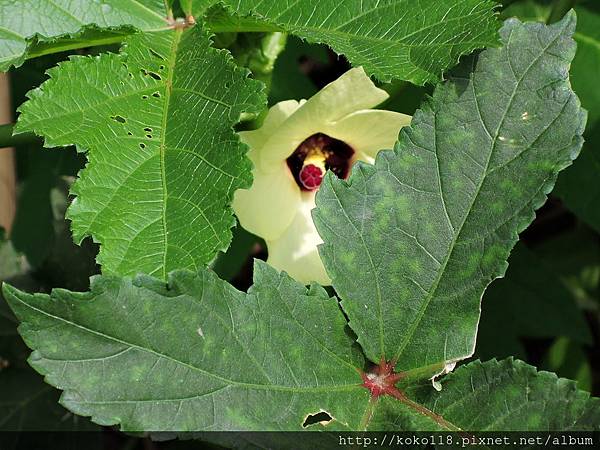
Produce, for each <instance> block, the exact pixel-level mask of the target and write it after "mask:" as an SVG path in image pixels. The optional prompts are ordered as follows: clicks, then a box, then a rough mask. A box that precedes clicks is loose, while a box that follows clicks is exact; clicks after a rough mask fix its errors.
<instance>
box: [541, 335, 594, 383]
mask: <svg viewBox="0 0 600 450" xmlns="http://www.w3.org/2000/svg"><path fill="white" fill-rule="evenodd" d="M542 368H544V369H546V370H549V371H551V372H556V373H557V374H558V375H560V376H561V377H565V378H570V379H572V380H575V381H577V385H578V386H579V387H580V388H581V389H584V390H586V391H591V390H592V385H593V375H592V368H591V366H590V362H589V360H588V357H587V355H586V352H585V350H584V349H583V348H582V345H581V344H579V343H577V342H574V341H572V340H570V339H568V338H565V337H560V338H557V339H555V341H554V343H553V344H552V347H550V349H549V350H548V353H547V355H546V358H545V360H544V362H543V363H542Z"/></svg>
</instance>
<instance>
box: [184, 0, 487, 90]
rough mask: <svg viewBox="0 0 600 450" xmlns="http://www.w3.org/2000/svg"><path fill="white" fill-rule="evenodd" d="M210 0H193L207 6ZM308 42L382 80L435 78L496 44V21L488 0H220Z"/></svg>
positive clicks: (198, 5)
mask: <svg viewBox="0 0 600 450" xmlns="http://www.w3.org/2000/svg"><path fill="white" fill-rule="evenodd" d="M214 3H216V2H215V1H214V0H196V1H195V2H194V12H195V13H196V14H197V15H201V14H203V13H204V11H205V9H206V7H207V6H210V5H212V4H214ZM223 3H224V4H225V5H226V6H227V7H229V8H230V9H231V10H232V11H233V12H235V13H237V14H240V15H248V14H252V15H254V16H256V17H257V18H258V19H260V20H264V21H266V22H268V23H270V24H273V25H276V26H278V27H280V28H281V29H282V30H285V31H286V32H288V33H292V34H295V35H297V36H300V37H302V38H304V39H307V40H308V41H309V42H318V43H324V44H327V45H329V46H331V48H333V49H334V50H335V51H336V52H338V53H341V54H344V55H345V56H347V57H348V59H349V60H350V61H351V62H352V64H354V65H356V66H359V65H361V66H364V67H365V70H366V71H367V72H368V73H370V74H373V75H375V76H376V77H377V78H379V79H380V80H382V81H389V80H390V79H392V78H401V79H404V80H408V81H411V82H413V83H416V84H424V83H426V82H429V81H437V80H438V79H439V78H440V76H441V74H442V72H443V71H444V70H445V69H446V68H447V67H449V66H452V65H453V64H455V63H456V61H457V60H458V57H459V56H460V55H462V54H466V53H470V52H471V51H473V50H474V49H477V48H482V47H486V46H488V45H494V44H495V43H496V41H497V38H496V32H497V29H498V22H497V20H496V17H495V13H494V7H495V3H494V2H493V1H489V0H444V1H439V0H420V1H419V2H417V4H415V2H414V1H411V0H341V1H340V0H324V1H318V2H315V1H313V0H300V1H298V0H286V1H272V0H261V1H256V0H225V1H224V2H223Z"/></svg>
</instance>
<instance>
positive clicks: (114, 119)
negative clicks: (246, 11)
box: [17, 25, 264, 279]
mask: <svg viewBox="0 0 600 450" xmlns="http://www.w3.org/2000/svg"><path fill="white" fill-rule="evenodd" d="M49 73H50V76H51V78H50V80H48V81H47V82H46V83H44V84H43V85H42V86H41V88H40V89H38V90H35V91H32V92H31V93H30V94H29V96H30V98H31V100H30V101H28V102H27V103H26V104H25V105H23V106H22V107H21V108H20V111H21V116H20V117H19V121H18V125H17V131H18V132H23V131H35V132H36V133H38V134H40V135H43V136H45V138H46V145H47V146H50V147H55V146H66V145H70V144H76V145H77V146H78V150H79V151H88V159H89V161H90V162H89V164H88V166H87V167H86V169H85V170H84V171H82V172H81V174H80V179H79V180H78V181H77V182H76V183H75V184H74V185H73V188H72V191H71V192H72V193H73V194H76V195H77V198H76V199H75V201H74V202H73V204H72V205H71V207H70V209H69V213H68V218H70V219H71V220H72V221H73V224H72V230H73V236H74V239H75V240H76V241H81V240H82V239H83V238H84V237H85V236H87V235H91V236H93V238H94V239H95V240H96V241H97V242H100V243H101V244H102V246H101V250H100V254H99V256H98V262H99V263H100V264H101V265H102V266H103V270H104V271H105V272H108V273H118V274H135V273H138V272H144V273H148V274H156V275H157V276H158V277H162V278H163V279H166V274H167V273H168V272H169V271H171V270H174V269H176V268H189V269H193V270H195V269H197V268H198V267H202V266H203V265H205V264H206V263H208V262H209V261H210V260H212V259H213V257H214V255H215V253H216V252H217V251H218V250H224V249H226V248H227V246H228V244H229V241H230V240H231V231H230V228H231V226H232V225H233V224H234V218H233V215H232V212H231V210H230V208H229V203H230V200H231V197H232V196H233V192H234V191H235V190H236V189H238V188H243V187H247V186H248V185H249V184H250V181H251V175H250V162H249V161H248V160H247V159H246V158H245V156H244V152H245V146H243V145H242V144H240V142H239V139H238V138H237V136H236V135H235V134H234V132H233V129H232V126H233V125H234V124H235V123H236V122H237V121H238V120H239V118H240V115H241V113H242V112H259V111H260V109H261V106H262V104H263V103H264V96H263V95H262V93H261V92H260V91H261V90H262V86H261V84H260V83H258V82H256V81H252V80H249V79H247V73H246V71H245V70H243V69H239V68H236V67H235V66H234V64H233V63H232V61H231V58H230V57H229V56H227V53H226V52H224V51H218V50H215V49H213V48H211V47H210V40H209V38H208V35H207V33H206V32H205V31H203V30H202V28H201V25H197V26H195V27H193V28H192V29H190V30H186V31H181V30H176V31H163V32H160V33H152V34H139V35H134V36H132V37H130V38H128V40H127V43H126V47H125V49H124V51H123V52H122V53H121V54H119V55H114V54H104V55H100V56H99V57H95V58H91V57H73V58H72V60H71V61H69V62H66V63H62V64H60V65H59V67H58V68H55V69H52V70H50V71H49ZM65 92H69V93H70V95H65Z"/></svg>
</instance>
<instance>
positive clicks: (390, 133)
mask: <svg viewBox="0 0 600 450" xmlns="http://www.w3.org/2000/svg"><path fill="white" fill-rule="evenodd" d="M411 119H412V117H411V116H408V115H406V114H401V113H397V112H393V111H383V110H377V109H371V110H363V111H356V112H354V113H352V114H349V115H347V116H346V117H344V118H343V119H341V120H339V121H338V122H336V123H335V124H333V125H332V126H331V127H330V128H329V130H328V131H329V133H328V134H329V135H330V136H331V137H334V138H336V139H340V140H342V141H344V142H345V143H347V144H348V145H350V146H351V147H352V148H353V149H354V150H355V151H356V152H357V155H356V157H355V159H361V160H363V161H366V162H369V163H373V162H374V160H375V155H377V152H378V151H379V150H382V149H390V148H393V147H394V144H395V143H396V141H397V140H398V133H399V132H400V129H401V128H402V127H405V126H407V125H410V121H411Z"/></svg>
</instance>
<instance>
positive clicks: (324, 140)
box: [287, 133, 354, 191]
mask: <svg viewBox="0 0 600 450" xmlns="http://www.w3.org/2000/svg"><path fill="white" fill-rule="evenodd" d="M353 155H354V149H353V148H352V147H350V146H349V145H348V144H346V143H345V142H344V141H340V140H339V139H335V138H332V137H331V136H327V135H326V134H323V133H316V134H313V135H312V136H309V137H308V138H306V139H305V140H304V141H302V143H301V144H300V145H299V146H298V147H297V148H296V150H295V151H294V153H292V155H291V156H290V157H289V158H288V159H287V165H288V167H289V168H290V171H291V172H292V175H293V176H294V179H295V180H296V183H298V186H300V189H302V190H303V191H314V190H316V189H318V188H319V186H320V185H321V182H322V181H323V177H324V176H325V172H326V171H327V170H331V171H332V172H333V173H335V174H336V175H337V176H338V177H340V178H342V179H346V178H348V175H349V174H350V166H351V164H352V156H353Z"/></svg>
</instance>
